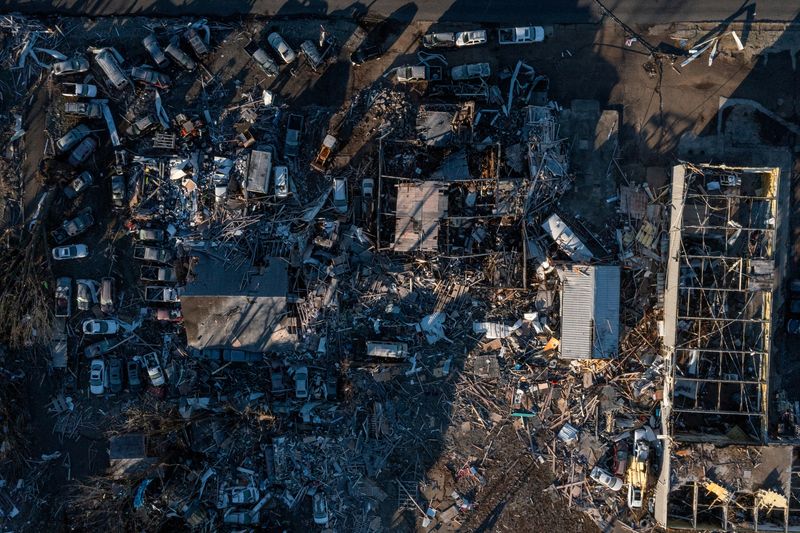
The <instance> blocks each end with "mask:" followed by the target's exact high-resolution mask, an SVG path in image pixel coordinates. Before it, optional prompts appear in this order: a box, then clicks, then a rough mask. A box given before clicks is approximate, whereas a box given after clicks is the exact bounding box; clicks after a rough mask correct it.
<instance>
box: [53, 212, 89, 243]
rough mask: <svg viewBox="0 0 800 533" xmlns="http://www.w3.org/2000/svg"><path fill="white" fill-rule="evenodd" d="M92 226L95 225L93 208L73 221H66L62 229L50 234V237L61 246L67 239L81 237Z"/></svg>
mask: <svg viewBox="0 0 800 533" xmlns="http://www.w3.org/2000/svg"><path fill="white" fill-rule="evenodd" d="M92 224H94V217H93V216H92V208H91V207H87V208H86V209H84V210H83V211H81V212H80V213H78V216H76V217H75V218H73V219H72V220H65V221H64V223H63V224H62V225H61V227H60V228H56V229H55V230H53V231H52V232H50V235H51V236H52V237H53V240H54V241H55V242H56V243H57V244H61V243H62V242H64V241H66V240H67V239H70V238H72V237H76V236H78V235H80V234H81V233H83V232H84V231H86V230H87V229H89V228H90V227H91V226H92Z"/></svg>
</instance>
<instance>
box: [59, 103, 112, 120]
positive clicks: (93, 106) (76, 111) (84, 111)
mask: <svg viewBox="0 0 800 533" xmlns="http://www.w3.org/2000/svg"><path fill="white" fill-rule="evenodd" d="M64 113H65V114H67V115H76V116H79V117H87V118H101V117H102V116H103V106H102V105H100V104H98V103H97V102H64Z"/></svg>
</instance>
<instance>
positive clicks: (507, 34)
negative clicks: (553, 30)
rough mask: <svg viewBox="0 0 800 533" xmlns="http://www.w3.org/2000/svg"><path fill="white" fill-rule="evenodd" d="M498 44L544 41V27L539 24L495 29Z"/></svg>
mask: <svg viewBox="0 0 800 533" xmlns="http://www.w3.org/2000/svg"><path fill="white" fill-rule="evenodd" d="M497 40H498V42H499V43H500V44H526V43H540V42H542V41H544V28H543V27H541V26H517V27H516V28H500V29H499V30H497Z"/></svg>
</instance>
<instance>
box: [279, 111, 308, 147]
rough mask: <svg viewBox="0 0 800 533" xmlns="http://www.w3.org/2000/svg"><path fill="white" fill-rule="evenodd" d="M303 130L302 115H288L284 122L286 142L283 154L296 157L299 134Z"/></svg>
mask: <svg viewBox="0 0 800 533" xmlns="http://www.w3.org/2000/svg"><path fill="white" fill-rule="evenodd" d="M302 132H303V116H302V115H289V119H288V121H287V123H286V144H285V146H284V149H283V155H284V156H286V157H297V154H298V153H299V152H300V134H301V133H302Z"/></svg>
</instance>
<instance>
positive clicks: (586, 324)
mask: <svg viewBox="0 0 800 533" xmlns="http://www.w3.org/2000/svg"><path fill="white" fill-rule="evenodd" d="M593 305H594V275H593V268H592V267H574V268H573V269H572V270H565V271H564V272H563V276H562V288H561V357H565V358H568V359H589V358H591V357H592V307H593Z"/></svg>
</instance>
